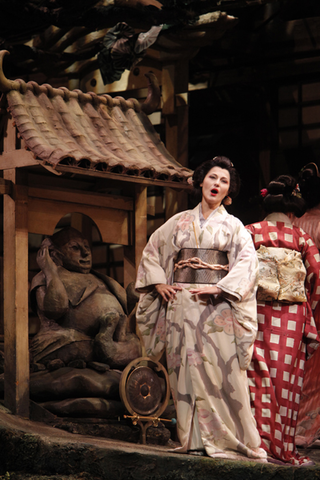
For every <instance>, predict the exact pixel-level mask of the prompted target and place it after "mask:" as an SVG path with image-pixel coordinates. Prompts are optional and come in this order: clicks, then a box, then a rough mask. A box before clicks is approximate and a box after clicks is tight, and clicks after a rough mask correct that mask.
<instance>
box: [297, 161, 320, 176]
mask: <svg viewBox="0 0 320 480" xmlns="http://www.w3.org/2000/svg"><path fill="white" fill-rule="evenodd" d="M307 169H311V170H312V171H313V174H314V176H317V177H320V173H319V169H318V165H317V164H316V163H314V162H310V163H307V165H305V166H304V167H302V168H301V170H300V172H301V173H303V172H304V171H305V170H307Z"/></svg>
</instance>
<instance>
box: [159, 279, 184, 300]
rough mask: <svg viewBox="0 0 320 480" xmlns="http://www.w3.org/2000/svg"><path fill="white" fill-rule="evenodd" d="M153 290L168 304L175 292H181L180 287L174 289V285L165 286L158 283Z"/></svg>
mask: <svg viewBox="0 0 320 480" xmlns="http://www.w3.org/2000/svg"><path fill="white" fill-rule="evenodd" d="M154 288H155V289H156V290H157V292H158V293H159V294H160V295H161V297H162V298H163V299H164V300H165V301H166V302H168V301H169V300H173V298H174V297H175V295H176V293H177V291H178V290H182V288H181V287H176V286H174V285H166V284H165V283H158V284H157V285H155V286H154Z"/></svg>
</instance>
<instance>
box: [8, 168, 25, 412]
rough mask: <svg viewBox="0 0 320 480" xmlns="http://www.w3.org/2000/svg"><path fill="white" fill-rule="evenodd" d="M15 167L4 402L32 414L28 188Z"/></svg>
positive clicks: (10, 211)
mask: <svg viewBox="0 0 320 480" xmlns="http://www.w3.org/2000/svg"><path fill="white" fill-rule="evenodd" d="M16 176H17V172H16V170H15V169H12V170H5V171H4V178H5V179H6V180H11V182H12V183H13V184H14V185H13V191H12V195H9V194H5V195H4V199H3V203H4V219H3V220H4V234H3V257H4V258H3V264H4V266H3V269H4V402H5V406H6V407H7V408H8V409H9V410H11V412H12V413H14V414H16V415H20V416H22V417H26V418H28V417H29V332H28V327H29V325H28V195H27V193H28V190H27V186H23V185H18V184H17V178H16Z"/></svg>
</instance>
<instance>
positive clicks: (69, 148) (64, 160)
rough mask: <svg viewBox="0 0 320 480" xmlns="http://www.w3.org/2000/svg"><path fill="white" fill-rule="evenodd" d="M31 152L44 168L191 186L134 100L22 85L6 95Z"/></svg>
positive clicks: (184, 170) (33, 83)
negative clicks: (62, 167) (75, 169)
mask: <svg viewBox="0 0 320 480" xmlns="http://www.w3.org/2000/svg"><path fill="white" fill-rule="evenodd" d="M6 96H7V101H8V109H9V111H10V112H11V114H12V117H13V118H14V120H15V123H16V126H17V128H18V131H19V133H20V135H21V137H22V138H23V140H24V142H25V145H26V148H27V149H29V150H31V151H32V153H33V154H34V156H35V158H36V159H37V160H39V161H40V162H41V163H42V164H44V165H50V166H51V167H53V168H57V166H59V165H71V166H77V167H79V168H82V169H84V170H97V171H105V172H117V173H121V174H125V175H131V176H142V177H144V178H151V179H157V178H161V179H162V180H163V179H167V180H170V181H174V182H179V183H187V179H188V178H189V177H190V176H191V174H192V172H191V170H189V169H188V168H185V167H183V166H181V165H180V164H179V163H178V162H177V161H176V160H175V159H174V158H173V157H172V156H171V155H170V153H169V152H168V151H167V150H166V148H165V146H164V144H163V143H162V142H161V140H160V138H159V135H158V134H157V132H156V131H155V129H154V127H153V125H152V124H151V122H150V120H149V118H148V117H147V115H146V114H145V113H144V112H143V111H142V110H141V106H140V103H139V102H138V101H137V100H135V99H129V100H125V99H124V98H122V97H115V98H112V97H111V96H109V95H96V94H95V93H83V92H82V91H80V90H72V91H70V90H68V89H67V88H65V87H61V88H53V87H52V86H51V85H48V84H44V85H41V86H40V85H38V84H37V83H36V82H28V83H25V82H23V81H20V87H19V88H18V89H12V90H10V91H8V92H7V93H6Z"/></svg>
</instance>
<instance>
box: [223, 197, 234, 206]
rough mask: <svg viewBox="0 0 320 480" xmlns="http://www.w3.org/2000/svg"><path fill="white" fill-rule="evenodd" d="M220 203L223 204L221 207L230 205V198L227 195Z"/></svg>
mask: <svg viewBox="0 0 320 480" xmlns="http://www.w3.org/2000/svg"><path fill="white" fill-rule="evenodd" d="M222 203H223V205H231V203H232V198H231V197H229V195H227V196H226V197H225V198H224V199H223V201H222Z"/></svg>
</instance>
